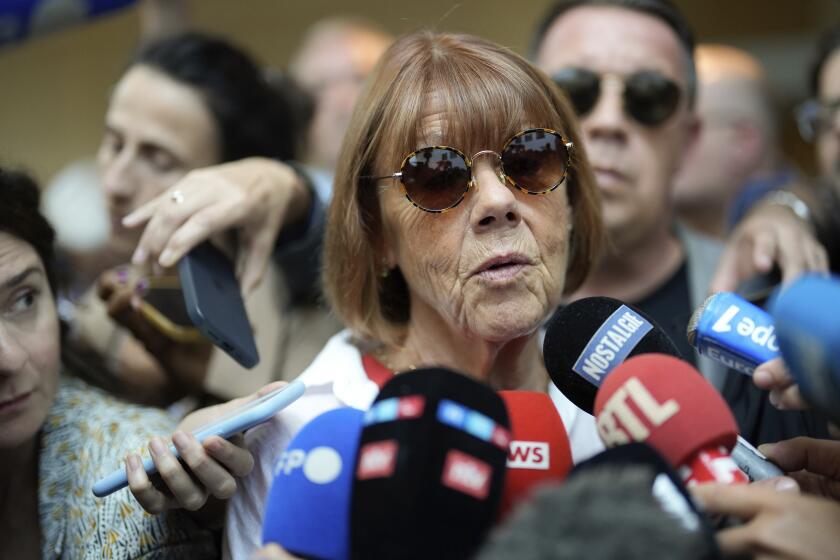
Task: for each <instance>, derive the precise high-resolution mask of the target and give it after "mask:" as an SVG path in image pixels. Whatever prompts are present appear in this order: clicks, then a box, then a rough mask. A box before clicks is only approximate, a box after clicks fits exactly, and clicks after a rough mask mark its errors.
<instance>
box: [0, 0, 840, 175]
mask: <svg viewBox="0 0 840 560" xmlns="http://www.w3.org/2000/svg"><path fill="white" fill-rule="evenodd" d="M676 3H677V4H678V5H679V6H680V8H681V9H682V10H683V11H684V13H685V15H686V16H687V18H688V20H689V21H690V22H691V23H692V25H693V26H694V29H695V32H696V34H697V39H698V41H716V42H724V43H728V44H732V45H735V46H739V47H741V48H744V49H746V50H748V51H749V52H751V53H752V54H754V55H755V56H756V57H757V58H758V59H759V60H760V61H761V62H762V63H763V64H764V66H765V68H766V70H767V72H768V74H769V79H770V82H771V86H772V87H773V90H774V94H775V96H776V100H777V107H778V111H779V114H780V117H781V118H782V121H781V122H782V123H783V142H784V149H785V152H786V153H787V154H788V156H789V157H790V158H791V159H792V160H793V162H794V163H795V164H797V165H798V166H800V167H801V168H802V169H803V170H804V171H805V172H808V173H810V172H812V171H813V161H812V152H813V150H812V149H811V148H810V147H809V146H806V145H804V144H803V143H802V141H801V140H800V139H799V137H798V134H797V133H796V126H795V123H794V120H793V117H792V115H791V110H792V107H793V106H795V105H796V104H797V103H799V102H800V101H802V100H803V99H804V98H805V97H806V96H807V87H806V83H807V80H806V75H807V71H808V65H809V63H810V60H811V58H812V52H813V48H814V42H815V40H816V38H817V36H818V35H819V33H820V32H821V31H822V30H823V28H824V27H825V25H827V23H828V22H830V21H833V20H834V19H836V18H837V17H838V14H840V3H838V1H837V0H802V1H796V2H791V1H789V0H738V1H735V2H733V1H732V0H677V2H676ZM351 4H352V6H351ZM550 4H551V1H550V0H528V1H522V2H511V1H510V0H481V1H479V0H471V1H469V0H468V1H462V2H454V1H453V0H422V1H421V2H393V1H391V0H356V1H354V2H352V3H339V2H335V1H334V0H332V1H329V0H307V1H305V2H288V1H282V0H237V1H232V0H191V1H185V2H175V5H177V7H176V8H175V12H173V13H176V14H177V17H178V18H183V19H184V20H185V21H186V22H187V23H188V24H189V25H190V26H191V27H193V28H196V29H200V30H204V31H210V32H213V33H217V34H222V35H225V36H227V37H228V38H230V39H231V40H233V41H234V42H236V43H238V44H239V45H240V46H242V47H244V48H246V49H247V50H249V51H250V52H251V53H252V54H253V55H254V56H256V57H257V58H258V59H259V60H260V61H261V62H262V63H263V64H264V65H266V66H271V67H276V68H284V67H285V66H286V64H287V63H288V60H289V56H290V54H291V53H292V52H293V50H294V48H295V47H296V46H297V45H298V44H299V43H300V41H301V40H302V38H303V35H304V32H305V30H306V28H307V27H308V26H309V25H311V24H312V23H314V22H316V21H317V20H319V19H321V18H324V17H327V16H333V15H350V16H360V17H363V18H366V19H369V20H371V21H372V22H373V23H375V24H378V25H380V26H381V27H382V28H383V29H385V30H387V31H390V32H392V33H397V34H398V33H402V32H405V31H410V30H414V29H417V28H420V27H431V28H433V29H437V30H453V31H463V32H468V33H472V34H476V35H481V36H484V37H487V38H489V39H492V40H494V41H497V42H500V43H502V44H505V45H508V46H510V47H512V48H513V49H515V50H516V51H518V52H520V53H522V54H526V53H527V49H528V41H529V38H530V36H531V34H532V32H533V29H534V26H535V24H536V22H537V20H538V19H539V18H540V17H541V16H542V14H543V12H544V11H545V10H546V8H547V7H548V6H549V5H550ZM33 6H34V7H33ZM92 10H93V11H96V10H106V11H107V13H102V14H101V15H99V16H98V17H96V16H95V15H94V16H93V17H92V16H91V14H90V12H91V11H92ZM15 14H17V15H15ZM143 17H144V14H143V12H142V10H141V7H140V6H139V5H138V2H135V1H132V0H40V2H37V3H35V2H33V1H32V0H0V161H2V162H3V163H6V164H10V165H14V166H22V167H24V168H26V169H28V170H29V171H30V172H32V173H33V174H34V175H35V176H36V177H37V178H38V179H39V180H40V181H41V183H42V184H46V183H47V182H48V181H49V180H50V179H51V178H53V176H54V175H55V174H56V173H57V172H58V171H59V170H61V169H62V168H63V167H64V166H65V165H66V164H68V163H69V162H72V161H74V160H78V159H81V158H90V157H92V156H93V155H94V154H95V153H96V149H97V146H98V144H99V142H100V140H101V137H102V123H103V118H104V115H105V110H106V106H107V97H108V91H109V88H110V87H111V86H112V85H113V84H114V83H115V81H116V80H117V78H118V77H119V74H120V72H121V69H122V67H123V65H124V64H125V63H126V61H127V60H128V58H129V56H130V54H131V53H132V51H133V49H134V48H135V47H136V46H137V44H138V40H139V38H140V30H141V23H142V21H143V20H142V18H143Z"/></svg>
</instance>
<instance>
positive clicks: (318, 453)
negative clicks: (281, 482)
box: [274, 446, 344, 484]
mask: <svg viewBox="0 0 840 560" xmlns="http://www.w3.org/2000/svg"><path fill="white" fill-rule="evenodd" d="M343 466H344V465H343V461H342V460H341V455H339V454H338V452H337V451H336V450H335V449H333V448H332V447H325V446H321V447H315V448H313V449H310V450H309V452H306V451H304V450H303V449H289V450H287V451H284V452H283V454H282V455H281V456H280V460H279V461H277V466H276V467H275V469H274V476H279V475H280V474H283V475H284V476H291V475H292V474H294V473H295V472H296V471H297V470H298V469H301V472H302V474H303V476H304V477H305V478H306V479H307V480H308V481H309V482H311V483H312V484H330V483H331V482H334V481H335V480H336V479H337V478H338V477H339V475H341V469H342V467H343Z"/></svg>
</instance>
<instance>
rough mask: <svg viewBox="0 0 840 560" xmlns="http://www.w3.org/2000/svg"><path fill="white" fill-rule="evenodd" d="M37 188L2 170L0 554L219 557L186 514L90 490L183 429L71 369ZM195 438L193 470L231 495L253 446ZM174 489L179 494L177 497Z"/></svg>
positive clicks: (210, 537)
mask: <svg viewBox="0 0 840 560" xmlns="http://www.w3.org/2000/svg"><path fill="white" fill-rule="evenodd" d="M38 194H39V193H38V189H37V187H36V186H35V184H34V183H33V182H32V181H31V180H30V179H28V178H27V177H26V176H24V175H21V174H18V173H12V172H8V171H5V170H3V169H2V168H0V514H1V515H2V519H3V523H2V525H0V557H2V558H37V557H39V556H40V557H41V558H44V559H46V558H72V559H74V560H75V559H88V558H89V559H94V558H95V559H99V558H114V559H127V558H190V559H199V558H216V557H218V555H219V541H218V535H216V534H214V533H213V532H212V531H210V530H208V529H205V528H203V527H202V526H201V525H200V524H199V523H197V522H196V520H195V519H193V518H191V517H190V516H189V514H187V513H186V512H184V511H182V510H179V511H170V512H166V513H163V514H161V515H158V516H150V515H148V514H146V513H145V512H144V511H143V510H142V508H141V507H140V506H139V505H138V504H137V503H136V502H135V501H134V500H133V499H132V497H131V495H130V494H129V492H128V490H123V491H120V492H117V493H115V494H112V495H111V496H109V497H107V498H105V499H101V500H100V499H97V498H94V496H93V494H92V493H91V486H92V485H93V483H94V482H95V481H96V480H98V479H99V478H100V477H102V476H103V475H105V474H107V473H108V472H110V471H111V470H112V469H114V468H115V467H116V466H117V465H118V464H119V462H120V460H121V458H122V457H123V455H125V454H126V453H127V452H129V451H139V450H140V448H141V447H142V446H143V445H144V443H145V442H147V441H149V439H150V438H153V436H160V435H168V434H170V433H172V432H173V430H175V428H176V426H175V423H174V422H173V421H172V420H171V419H170V418H169V417H168V416H166V415H165V414H164V413H163V412H162V411H159V410H155V409H149V408H142V407H138V406H133V405H129V404H126V403H123V402H120V401H119V400H117V399H115V398H113V397H110V396H108V395H106V394H105V393H102V392H100V391H98V390H96V389H93V388H91V387H89V386H87V385H85V384H84V383H82V382H81V381H79V380H77V379H73V378H72V377H69V376H67V375H65V374H64V373H63V371H62V362H61V340H60V338H61V337H60V327H59V321H58V316H57V313H56V307H55V300H54V298H53V294H54V293H55V278H54V273H53V268H52V260H53V231H52V229H51V228H50V226H49V225H48V224H47V222H46V220H45V219H44V218H43V216H41V214H40V213H39V211H38ZM187 422H188V420H185V424H186V423H187ZM185 424H182V425H181V428H182V429H183V428H185V427H186V426H185ZM187 437H188V439H189V440H190V444H191V445H192V446H194V447H192V450H191V452H197V453H198V454H199V455H202V454H203V455H204V457H203V459H204V467H203V468H204V470H203V473H204V474H202V471H201V470H196V471H194V472H195V476H196V478H197V479H198V480H199V481H200V482H201V483H203V484H204V486H205V487H206V488H207V489H208V491H209V493H213V494H215V495H217V496H218V497H226V495H229V493H230V492H232V491H233V490H232V489H233V488H235V486H236V485H235V482H234V481H233V477H232V476H231V475H230V474H229V473H228V470H229V471H230V472H233V473H237V474H244V473H246V472H248V471H249V470H250V468H251V464H252V459H251V456H250V454H248V453H247V452H246V451H244V450H242V449H239V448H238V447H235V446H234V445H233V444H231V443H229V442H226V441H224V440H221V439H219V438H215V443H213V444H211V443H209V440H208V443H207V444H206V445H207V446H206V447H205V448H202V447H201V445H200V444H198V443H197V442H195V440H194V439H192V438H190V437H189V436H187ZM157 441H158V442H159V443H162V441H161V440H159V439H158V440H157ZM196 448H198V449H196ZM204 449H206V450H207V453H206V454H204ZM135 457H136V456H135ZM213 457H225V458H226V459H225V460H223V459H219V461H218V463H216V462H215V460H214V459H213ZM208 465H209V466H210V467H212V468H211V469H210V470H208V469H207V466H208ZM226 469H227V470H226ZM222 471H223V472H222ZM208 472H210V475H211V476H210V477H208V476H206V475H207V473H208ZM172 494H173V495H174V498H170V499H172V501H173V503H174V502H178V497H179V496H180V495H181V494H180V493H179V492H178V491H177V489H176V490H174V491H173V493H172ZM206 494H207V492H205V496H206ZM192 497H193V498H194V497H195V496H192ZM204 501H205V500H200V501H198V500H196V501H195V502H194V503H192V504H190V505H192V506H193V508H192V509H196V508H197V507H199V506H202V505H203V504H204ZM199 502H200V503H199ZM180 505H187V504H180Z"/></svg>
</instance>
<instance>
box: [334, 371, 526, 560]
mask: <svg viewBox="0 0 840 560" xmlns="http://www.w3.org/2000/svg"><path fill="white" fill-rule="evenodd" d="M509 445H510V423H509V420H508V413H507V409H506V407H505V403H504V401H503V400H502V398H501V397H500V396H499V395H497V394H496V392H495V391H493V390H492V389H491V388H490V387H489V386H487V385H484V384H482V383H479V382H478V381H475V380H473V379H470V378H469V377H466V376H464V375H461V374H458V373H455V372H453V371H450V370H446V369H443V368H427V369H418V370H414V371H410V372H406V373H401V374H399V375H397V376H396V377H394V378H393V379H392V380H391V381H390V382H388V383H387V384H386V385H385V386H384V387H383V388H382V390H381V391H380V393H379V395H378V396H377V398H376V401H374V403H373V405H372V406H371V408H370V410H369V411H368V412H367V414H366V415H365V420H364V427H363V429H362V435H361V439H360V441H359V450H358V454H357V459H356V471H355V479H354V482H353V493H352V498H351V504H352V505H351V509H350V511H351V532H350V535H351V537H350V548H351V558H356V559H365V560H376V559H380V558H381V559H390V558H401V559H415V558H416V559H418V560H419V559H421V558H422V559H428V558H443V559H448V558H451V559H461V558H469V557H470V556H471V555H472V554H473V553H474V552H475V550H476V549H477V548H478V546H479V545H480V544H481V543H482V542H483V540H484V537H485V535H486V533H487V531H488V530H489V528H490V527H491V526H492V524H493V522H494V520H495V519H496V516H497V515H498V511H499V505H500V501H501V497H502V489H503V487H504V481H505V471H506V463H507V456H508V447H509Z"/></svg>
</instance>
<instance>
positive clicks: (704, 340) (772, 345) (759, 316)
mask: <svg viewBox="0 0 840 560" xmlns="http://www.w3.org/2000/svg"><path fill="white" fill-rule="evenodd" d="M686 334H687V336H688V342H689V344H691V345H692V346H694V347H695V348H697V351H698V352H700V354H702V355H703V356H706V357H708V358H711V359H713V360H715V361H718V362H721V363H722V364H724V365H725V366H727V367H728V368H730V369H734V370H735V371H739V372H741V373H743V374H745V375H752V374H753V371H755V368H756V366H757V365H759V364H762V363H764V362H766V361H768V360H772V359H773V358H777V357H778V356H779V345H778V343H777V342H776V328H775V327H774V325H773V318H772V317H771V316H770V315H769V314H768V313H767V312H765V311H764V310H763V309H761V308H760V307H756V306H755V305H753V304H752V303H750V302H748V301H747V300H745V299H744V298H742V297H741V296H738V295H735V294H732V293H729V292H719V293H717V294H714V295H711V296H709V297H708V298H707V299H706V301H705V302H703V305H701V306H700V307H698V308H697V310H696V311H695V312H694V314H693V315H692V316H691V320H690V321H689V322H688V330H687V332H686Z"/></svg>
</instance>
